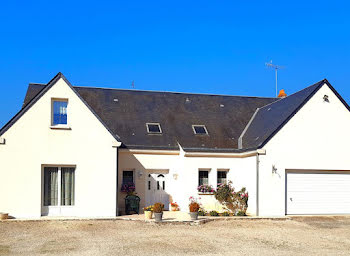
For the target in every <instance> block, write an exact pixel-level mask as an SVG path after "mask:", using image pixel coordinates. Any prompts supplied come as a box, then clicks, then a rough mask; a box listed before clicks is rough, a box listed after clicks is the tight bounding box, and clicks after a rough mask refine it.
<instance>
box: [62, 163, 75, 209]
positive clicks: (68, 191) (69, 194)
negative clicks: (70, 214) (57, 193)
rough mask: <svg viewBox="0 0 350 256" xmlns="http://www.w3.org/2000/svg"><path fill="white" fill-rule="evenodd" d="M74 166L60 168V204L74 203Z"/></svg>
mask: <svg viewBox="0 0 350 256" xmlns="http://www.w3.org/2000/svg"><path fill="white" fill-rule="evenodd" d="M74 187H75V185H74V168H62V169H61V205H74V190H75V188H74Z"/></svg>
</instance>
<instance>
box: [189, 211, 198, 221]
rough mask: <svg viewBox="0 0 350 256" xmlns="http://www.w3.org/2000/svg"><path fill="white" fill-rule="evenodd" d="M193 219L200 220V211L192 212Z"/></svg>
mask: <svg viewBox="0 0 350 256" xmlns="http://www.w3.org/2000/svg"><path fill="white" fill-rule="evenodd" d="M190 216H191V220H198V212H190Z"/></svg>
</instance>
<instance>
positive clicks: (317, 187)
mask: <svg viewBox="0 0 350 256" xmlns="http://www.w3.org/2000/svg"><path fill="white" fill-rule="evenodd" d="M286 179H287V180H286V186H287V188H286V214H350V172H339V171H338V172H337V171H333V172H332V171H327V172H326V171H309V172H305V171H303V172H299V171H295V172H287V174H286Z"/></svg>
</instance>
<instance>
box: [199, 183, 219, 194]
mask: <svg viewBox="0 0 350 256" xmlns="http://www.w3.org/2000/svg"><path fill="white" fill-rule="evenodd" d="M197 190H198V192H201V193H214V191H215V190H214V188H213V187H212V186H211V185H200V186H198V187H197Z"/></svg>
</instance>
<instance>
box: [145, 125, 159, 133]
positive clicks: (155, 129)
mask: <svg viewBox="0 0 350 256" xmlns="http://www.w3.org/2000/svg"><path fill="white" fill-rule="evenodd" d="M147 126H148V132H152V133H160V125H159V124H147Z"/></svg>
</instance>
